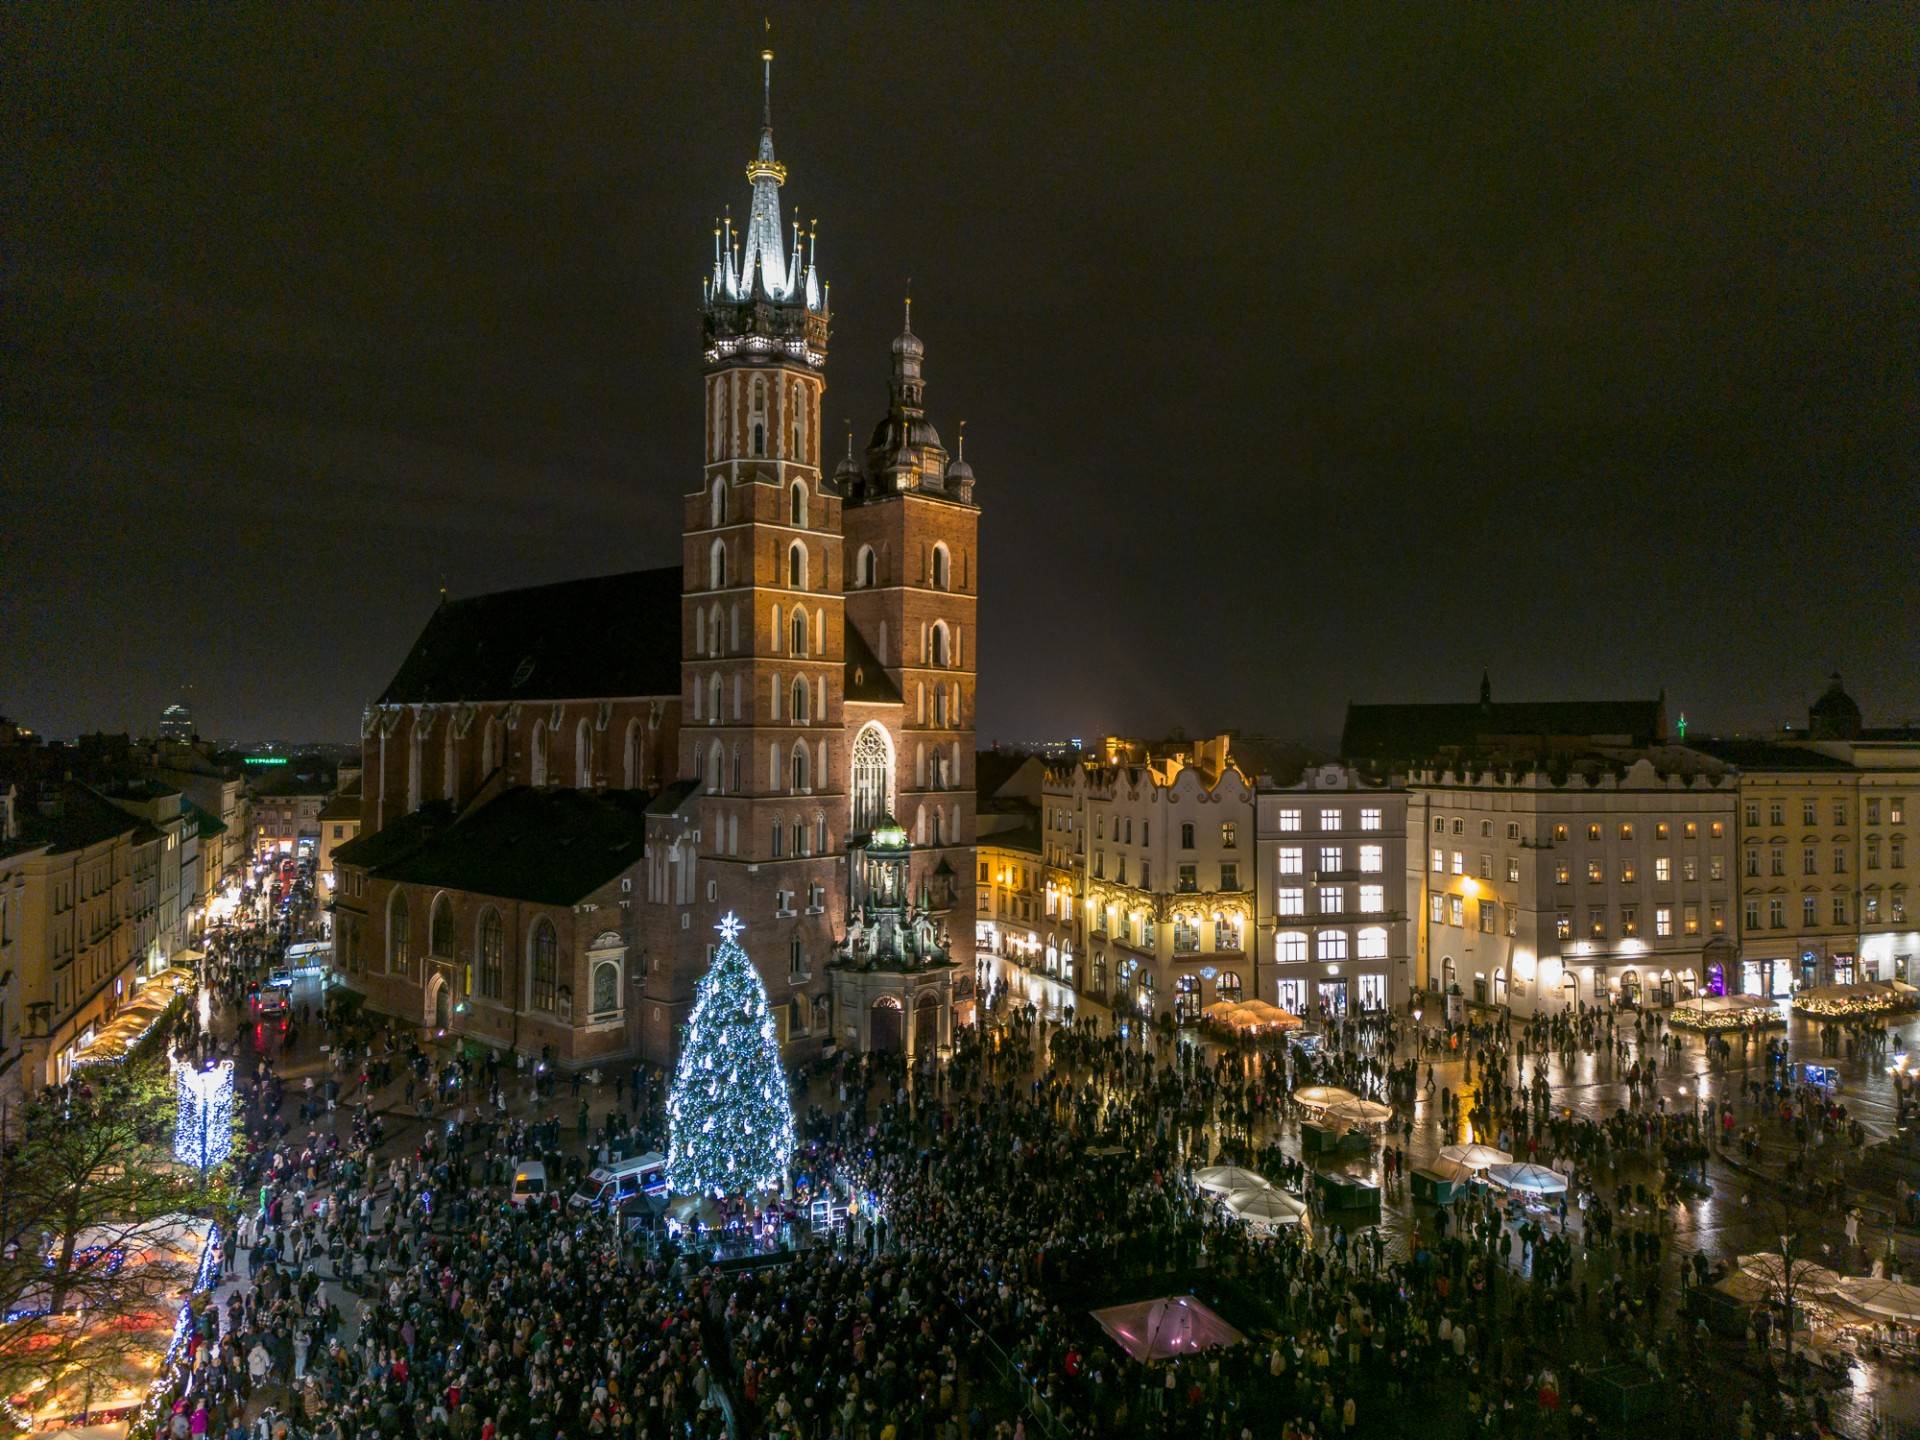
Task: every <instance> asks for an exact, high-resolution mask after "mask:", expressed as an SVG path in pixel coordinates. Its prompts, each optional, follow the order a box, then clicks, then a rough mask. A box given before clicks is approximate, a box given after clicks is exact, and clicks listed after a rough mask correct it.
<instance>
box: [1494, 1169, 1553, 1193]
mask: <svg viewBox="0 0 1920 1440" xmlns="http://www.w3.org/2000/svg"><path fill="white" fill-rule="evenodd" d="M1487 1179H1489V1180H1491V1181H1493V1183H1494V1184H1496V1185H1504V1186H1505V1187H1506V1188H1507V1189H1509V1190H1524V1191H1526V1192H1527V1193H1528V1194H1531V1195H1560V1194H1563V1193H1565V1191H1566V1188H1567V1177H1566V1176H1564V1175H1562V1174H1560V1173H1559V1172H1557V1171H1554V1170H1549V1169H1547V1167H1546V1166H1544V1165H1490V1166H1488V1167H1487Z"/></svg>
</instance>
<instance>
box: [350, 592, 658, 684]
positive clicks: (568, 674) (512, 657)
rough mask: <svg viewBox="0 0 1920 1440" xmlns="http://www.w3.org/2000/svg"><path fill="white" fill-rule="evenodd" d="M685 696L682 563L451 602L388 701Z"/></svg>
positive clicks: (438, 613) (410, 656) (417, 646)
mask: <svg viewBox="0 0 1920 1440" xmlns="http://www.w3.org/2000/svg"><path fill="white" fill-rule="evenodd" d="M679 693H680V567H679V566H677V565H675V566H671V567H668V568H665V569H660V570H629V571H626V572H625V573H623V574H619V575H595V576H592V577H590V578H588V579H585V580H562V581H560V582H559V583H558V584H554V585H533V586H529V587H527V588H526V589H523V590H496V591H495V592H494V593H492V594H491V595H475V596H472V597H471V598H469V599H465V600H450V601H447V602H446V603H444V604H442V605H441V606H440V608H439V609H437V610H435V611H434V612H433V615H432V618H430V619H429V620H428V621H427V625H426V628H425V629H424V630H422V631H421V632H420V638H419V639H418V640H416V641H414V642H413V649H412V650H411V651H409V652H408V653H407V658H406V660H405V661H404V662H403V663H402V664H401V666H400V671H399V673H398V674H396V675H395V676H394V677H393V682H392V683H391V684H390V685H388V686H387V688H386V690H385V691H384V692H382V694H381V696H380V701H379V703H380V704H382V705H415V704H444V703H446V702H448V701H456V700H598V699H612V698H616V697H626V696H635V695H678V694H679Z"/></svg>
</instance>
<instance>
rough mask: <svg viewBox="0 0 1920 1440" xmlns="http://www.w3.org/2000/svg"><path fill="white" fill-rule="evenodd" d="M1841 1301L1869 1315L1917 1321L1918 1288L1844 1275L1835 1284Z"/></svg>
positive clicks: (1919, 1291) (1862, 1276) (1919, 1312)
mask: <svg viewBox="0 0 1920 1440" xmlns="http://www.w3.org/2000/svg"><path fill="white" fill-rule="evenodd" d="M1839 1291H1840V1295H1841V1298H1842V1299H1845V1300H1848V1301H1851V1302H1852V1303H1853V1304H1855V1305H1858V1306H1859V1307H1860V1308H1861V1309H1862V1310H1865V1311H1867V1312H1868V1313H1869V1314H1873V1315H1885V1316H1886V1317H1888V1318H1889V1319H1891V1320H1913V1319H1920V1285H1903V1284H1901V1283H1900V1282H1899V1281H1897V1280H1876V1279H1874V1278H1873V1277H1872V1276H1871V1275H1848V1276H1845V1277H1844V1278H1843V1279H1842V1280H1841V1281H1840V1284H1839Z"/></svg>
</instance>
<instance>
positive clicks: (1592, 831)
mask: <svg viewBox="0 0 1920 1440" xmlns="http://www.w3.org/2000/svg"><path fill="white" fill-rule="evenodd" d="M1587 839H1588V840H1589V841H1590V842H1595V841H1598V840H1599V839H1600V827H1599V826H1598V825H1589V826H1587Z"/></svg>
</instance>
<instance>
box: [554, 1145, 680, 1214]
mask: <svg viewBox="0 0 1920 1440" xmlns="http://www.w3.org/2000/svg"><path fill="white" fill-rule="evenodd" d="M666 1188H667V1157H666V1156H664V1155H662V1154H661V1153H660V1152H659V1151H658V1150H649V1151H647V1153H646V1154H644V1155H635V1156H633V1157H631V1158H630V1159H626V1160H618V1161H615V1162H614V1163H613V1164H611V1165H602V1166H600V1167H599V1168H597V1169H595V1170H594V1171H593V1172H592V1173H590V1174H589V1175H588V1176H587V1178H586V1179H585V1180H583V1181H582V1182H581V1183H580V1188H579V1189H578V1190H576V1191H575V1192H574V1194H573V1196H572V1198H571V1199H570V1200H569V1201H568V1203H569V1204H570V1205H572V1206H573V1208H574V1209H576V1210H587V1209H593V1210H613V1209H618V1208H619V1207H620V1205H621V1204H623V1203H624V1202H626V1201H628V1200H631V1199H632V1198H633V1197H634V1196H636V1195H639V1194H641V1193H643V1192H644V1193H646V1194H658V1193H660V1192H661V1191H662V1190H665V1189H666Z"/></svg>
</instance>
